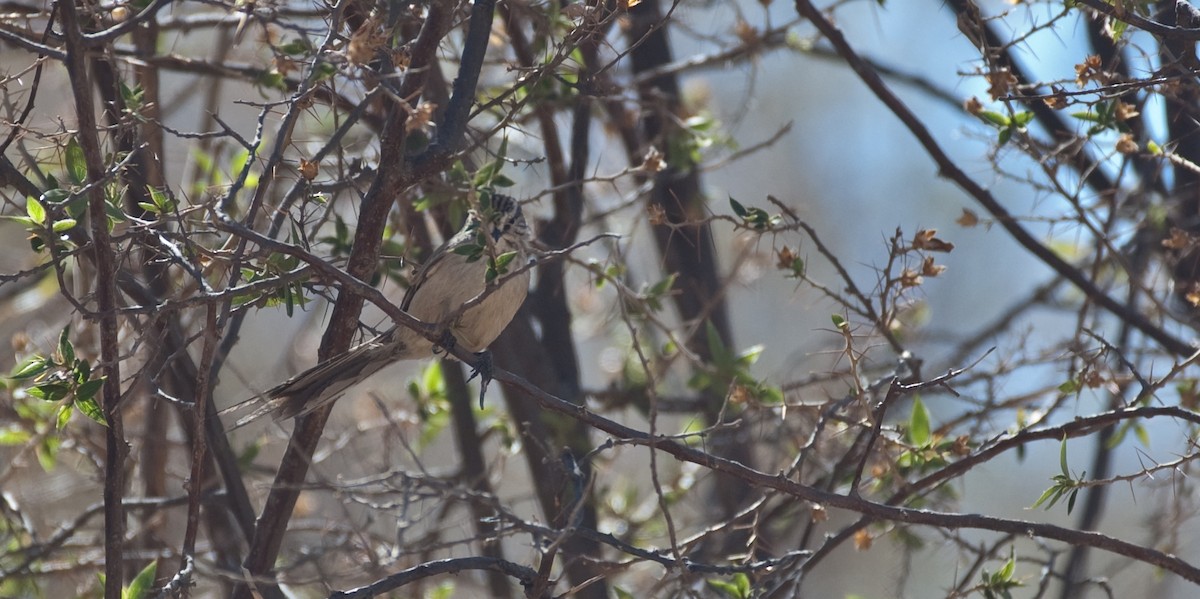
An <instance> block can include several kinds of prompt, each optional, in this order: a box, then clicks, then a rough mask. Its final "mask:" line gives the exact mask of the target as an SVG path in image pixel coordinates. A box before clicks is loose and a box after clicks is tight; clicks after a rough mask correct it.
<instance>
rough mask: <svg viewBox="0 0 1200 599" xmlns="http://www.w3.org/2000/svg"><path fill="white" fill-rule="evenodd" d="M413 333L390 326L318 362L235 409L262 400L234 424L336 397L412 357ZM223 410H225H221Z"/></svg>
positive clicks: (291, 414) (303, 409) (308, 408)
mask: <svg viewBox="0 0 1200 599" xmlns="http://www.w3.org/2000/svg"><path fill="white" fill-rule="evenodd" d="M416 341H418V338H417V335H416V334H415V333H412V332H411V331H409V330H408V329H399V328H397V329H393V330H391V331H388V332H387V333H384V334H383V335H380V336H379V337H376V338H375V339H372V340H370V341H367V342H366V343H363V344H361V345H359V346H357V347H354V348H352V349H350V350H349V351H347V352H346V353H344V354H341V355H339V356H336V357H333V358H331V359H329V360H326V361H324V362H321V363H320V364H317V365H316V366H313V367H312V368H309V369H308V370H305V371H304V372H301V373H300V374H297V375H296V376H294V377H292V378H290V379H288V380H286V381H284V382H282V383H280V384H278V385H276V386H274V387H272V388H271V389H268V390H267V391H264V392H263V393H262V394H261V395H260V396H259V397H258V398H254V399H252V400H250V402H242V403H241V404H238V405H237V406H234V408H235V409H241V408H244V407H248V405H254V403H253V402H255V400H265V401H262V402H261V405H259V406H258V408H257V409H255V410H254V412H253V413H251V414H250V415H248V416H243V417H242V418H240V419H238V421H237V423H236V424H235V425H234V428H237V427H241V426H244V425H245V424H248V423H250V422H252V421H254V420H257V419H258V418H260V417H262V416H264V415H266V414H271V413H273V414H274V417H275V420H285V419H288V418H295V417H297V416H303V415H305V414H308V413H309V412H312V411H314V410H316V409H317V408H320V407H321V406H324V405H326V404H328V403H329V402H331V401H333V400H335V399H337V398H338V397H340V396H341V394H342V393H344V392H345V391H346V389H349V388H350V387H352V386H354V385H357V384H358V383H360V382H362V381H363V380H364V379H366V378H367V377H369V376H371V375H372V374H375V373H376V372H378V371H379V370H380V369H382V368H383V367H384V366H387V365H388V364H391V363H392V362H395V361H397V360H404V359H407V358H412V357H415V356H413V355H411V354H413V353H415V352H416V351H418V350H419V346H420V345H421V344H420V343H416ZM225 411H226V412H227V411H229V410H225Z"/></svg>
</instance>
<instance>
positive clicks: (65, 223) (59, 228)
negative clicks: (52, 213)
mask: <svg viewBox="0 0 1200 599" xmlns="http://www.w3.org/2000/svg"><path fill="white" fill-rule="evenodd" d="M77 224H79V223H78V221H76V220H75V219H73V218H64V219H62V220H56V221H54V225H53V226H52V227H51V229H53V230H54V232H55V233H62V232H63V231H69V230H71V229H73V228H75V225H77Z"/></svg>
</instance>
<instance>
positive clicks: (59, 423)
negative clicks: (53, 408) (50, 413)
mask: <svg viewBox="0 0 1200 599" xmlns="http://www.w3.org/2000/svg"><path fill="white" fill-rule="evenodd" d="M70 421H71V405H70V404H63V405H62V406H59V408H58V415H57V416H56V417H55V419H54V428H55V429H57V430H60V431H61V430H62V429H64V428H67V423H68V422H70Z"/></svg>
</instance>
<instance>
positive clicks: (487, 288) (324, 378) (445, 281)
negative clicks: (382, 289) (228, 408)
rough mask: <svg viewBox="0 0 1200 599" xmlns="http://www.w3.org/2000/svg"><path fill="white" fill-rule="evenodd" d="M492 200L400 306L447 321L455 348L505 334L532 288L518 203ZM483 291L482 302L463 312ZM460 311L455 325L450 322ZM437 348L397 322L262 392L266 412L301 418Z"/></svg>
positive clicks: (430, 263) (483, 344)
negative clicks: (503, 266)
mask: <svg viewBox="0 0 1200 599" xmlns="http://www.w3.org/2000/svg"><path fill="white" fill-rule="evenodd" d="M491 198H492V199H491V207H490V208H489V209H487V210H484V211H483V214H482V215H481V214H480V213H478V212H476V211H474V210H472V211H471V212H470V213H469V215H468V216H467V221H466V222H465V223H464V224H463V226H462V229H460V230H459V231H458V233H456V234H455V235H454V237H452V238H450V240H449V241H447V242H446V243H445V244H443V245H442V246H441V247H440V248H438V249H437V250H436V251H434V252H433V254H432V255H431V256H430V257H429V259H428V260H426V261H425V263H424V264H423V265H422V266H421V268H420V269H419V270H418V271H417V274H416V277H415V278H414V279H413V281H412V285H411V286H410V287H409V288H408V292H407V293H405V295H404V300H403V302H402V303H401V304H400V308H401V309H402V310H404V311H405V312H408V313H409V314H411V315H412V316H413V317H414V318H416V319H418V320H420V321H422V322H426V323H430V324H441V325H445V326H447V327H448V332H449V333H450V334H451V335H453V341H454V342H455V343H456V345H457V346H458V347H462V348H465V349H467V350H469V351H471V352H475V353H481V352H483V351H484V350H485V349H486V348H487V346H488V345H490V344H491V343H492V341H494V340H495V339H496V337H498V336H500V333H501V332H502V331H503V330H504V328H505V327H506V326H508V323H509V322H510V321H511V320H512V319H513V316H515V315H516V313H517V310H518V309H520V307H521V304H522V303H524V301H525V296H526V294H527V293H528V292H529V271H528V270H524V271H519V269H520V268H521V267H523V266H524V265H525V263H526V261H527V260H528V257H529V249H528V242H529V240H530V237H531V235H530V231H529V225H528V224H527V223H526V222H525V217H524V215H522V214H521V204H520V203H518V202H517V201H516V200H515V199H513V198H511V197H509V196H504V195H493V196H491ZM510 253H515V256H514V257H512V258H511V259H510V260H508V261H506V263H507V264H509V265H510V266H509V267H508V270H509V271H518V274H516V275H514V276H505V275H503V274H500V275H499V276H495V272H493V276H494V279H493V280H491V281H489V278H488V270H489V265H491V264H493V263H494V261H495V260H496V259H497V258H499V257H500V256H505V255H508V254H510ZM496 285H499V286H498V287H496ZM485 292H486V293H487V295H486V297H484V298H483V300H482V301H480V302H479V303H477V304H475V305H473V306H471V307H470V308H468V309H467V310H461V308H462V306H463V305H464V304H466V303H467V302H470V301H471V300H472V299H474V298H476V297H478V296H480V295H481V294H484V293H485ZM459 312H461V314H458V315H457V317H455V318H454V320H453V322H447V320H449V319H450V318H452V317H454V316H455V314H456V313H459ZM433 351H434V346H433V344H432V343H430V342H429V340H428V339H426V338H425V337H423V336H421V335H420V334H419V333H417V332H416V331H413V330H412V329H409V328H408V327H403V326H394V327H392V328H391V329H390V330H388V331H387V332H385V333H383V334H382V335H379V336H378V337H375V338H374V339H371V340H370V341H367V342H365V343H362V344H360V345H358V346H356V347H354V348H351V349H350V350H349V351H347V352H346V353H344V354H341V355H339V356H336V357H334V358H331V359H329V360H326V361H324V362H322V363H320V364H317V365H316V366H313V367H312V368H309V369H308V370H306V371H304V372H302V373H300V374H298V375H296V376H294V377H292V378H291V379H288V380H287V381H285V382H283V383H281V384H280V385H278V386H276V387H273V388H272V389H270V390H268V391H267V392H266V393H264V395H265V397H266V398H267V400H268V404H267V406H268V410H270V411H274V413H275V418H276V420H280V419H285V418H293V417H296V416H303V415H304V414H308V413H309V412H312V411H313V410H316V409H317V408H319V407H321V406H324V405H325V404H327V403H329V402H331V401H333V400H335V399H337V398H338V397H339V396H340V395H341V394H342V393H343V392H344V391H345V390H346V389H348V388H350V387H352V386H354V385H357V384H358V383H360V382H362V381H363V380H364V379H366V378H367V377H369V376H371V375H372V374H374V373H376V372H378V371H379V369H381V368H383V367H384V366H387V365H388V364H391V363H393V362H396V361H398V360H412V359H420V358H425V357H428V356H431V355H432V354H433ZM481 357H482V358H483V359H484V360H485V362H484V364H485V366H488V365H490V362H489V361H488V358H487V357H486V353H483V354H482V356H481ZM483 370H487V369H486V368H483ZM477 374H479V373H477ZM482 376H483V382H484V385H486V384H487V380H488V378H489V374H488V373H487V372H483V373H482ZM482 403H483V393H482V390H481V392H480V404H482ZM256 416H257V414H256V415H252V416H251V417H250V419H253V418H254V417H256ZM244 420H245V419H244ZM239 424H241V423H240V422H239Z"/></svg>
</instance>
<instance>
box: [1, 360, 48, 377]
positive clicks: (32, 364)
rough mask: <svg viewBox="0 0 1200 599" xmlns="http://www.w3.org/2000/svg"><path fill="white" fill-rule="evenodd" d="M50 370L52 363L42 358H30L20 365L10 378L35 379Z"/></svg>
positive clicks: (14, 369)
mask: <svg viewBox="0 0 1200 599" xmlns="http://www.w3.org/2000/svg"><path fill="white" fill-rule="evenodd" d="M49 369H50V361H49V360H47V359H46V358H43V357H42V356H29V357H28V358H25V360H24V361H23V362H21V363H20V364H18V365H17V366H16V367H15V368H13V371H12V373H11V374H9V375H8V378H10V379H14V380H24V379H31V378H34V377H36V376H38V375H40V374H42V373H43V372H46V371H47V370H49Z"/></svg>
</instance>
